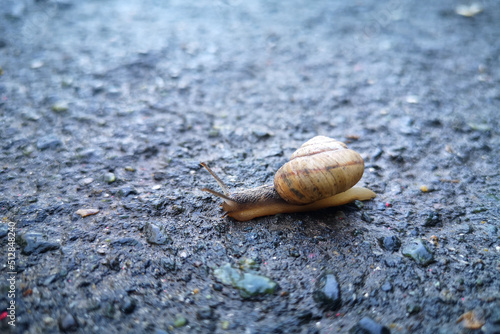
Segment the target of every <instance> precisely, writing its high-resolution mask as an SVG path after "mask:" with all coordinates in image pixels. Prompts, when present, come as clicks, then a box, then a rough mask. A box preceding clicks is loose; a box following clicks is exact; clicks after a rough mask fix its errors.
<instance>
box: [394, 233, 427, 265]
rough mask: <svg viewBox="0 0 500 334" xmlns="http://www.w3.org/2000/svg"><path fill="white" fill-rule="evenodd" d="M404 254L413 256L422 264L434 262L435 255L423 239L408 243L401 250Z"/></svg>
mask: <svg viewBox="0 0 500 334" xmlns="http://www.w3.org/2000/svg"><path fill="white" fill-rule="evenodd" d="M401 253H403V255H404V256H406V257H409V258H412V259H413V260H415V262H417V263H418V264H420V265H423V266H425V265H428V264H429V263H431V262H434V256H433V254H432V252H431V251H430V250H429V249H428V248H427V246H425V244H424V241H423V240H422V239H415V240H414V241H413V242H412V244H410V245H407V246H406V247H405V248H404V249H402V250H401Z"/></svg>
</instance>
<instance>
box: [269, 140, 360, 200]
mask: <svg viewBox="0 0 500 334" xmlns="http://www.w3.org/2000/svg"><path fill="white" fill-rule="evenodd" d="M364 168H365V165H364V162H363V158H362V157H361V156H360V155H359V153H357V152H355V151H353V150H350V149H348V148H347V146H346V145H345V144H344V143H342V142H340V141H338V140H335V139H332V138H328V137H324V136H317V137H314V138H312V139H310V140H308V141H307V142H305V143H304V144H303V145H302V146H301V147H299V149H297V151H295V152H294V153H293V154H292V156H291V159H290V161H289V162H287V163H286V164H284V165H283V166H282V167H281V168H280V169H279V170H278V171H277V172H276V175H275V176H274V187H275V189H276V191H277V192H278V194H279V195H280V196H281V198H283V199H284V200H285V201H287V202H289V203H291V204H299V205H300V204H308V203H312V202H316V201H318V200H320V199H323V198H327V197H330V196H333V195H336V194H339V193H341V192H344V191H346V190H347V189H349V188H351V187H352V186H354V185H355V184H356V183H358V181H359V180H360V179H361V177H362V176H363V171H364Z"/></svg>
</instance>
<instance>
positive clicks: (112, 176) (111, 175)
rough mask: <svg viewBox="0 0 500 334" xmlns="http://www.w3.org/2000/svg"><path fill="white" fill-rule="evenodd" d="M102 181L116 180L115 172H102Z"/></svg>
mask: <svg viewBox="0 0 500 334" xmlns="http://www.w3.org/2000/svg"><path fill="white" fill-rule="evenodd" d="M104 181H105V182H107V183H113V182H115V181H116V176H115V173H106V174H104Z"/></svg>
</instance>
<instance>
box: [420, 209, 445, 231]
mask: <svg viewBox="0 0 500 334" xmlns="http://www.w3.org/2000/svg"><path fill="white" fill-rule="evenodd" d="M440 222H441V216H440V215H439V212H436V211H429V212H426V213H424V224H423V225H424V226H425V227H434V226H436V225H437V224H439V223H440Z"/></svg>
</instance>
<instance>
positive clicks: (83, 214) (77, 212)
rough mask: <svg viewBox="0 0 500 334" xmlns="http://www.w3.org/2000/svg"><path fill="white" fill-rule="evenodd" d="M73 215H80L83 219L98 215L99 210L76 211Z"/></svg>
mask: <svg viewBox="0 0 500 334" xmlns="http://www.w3.org/2000/svg"><path fill="white" fill-rule="evenodd" d="M75 213H76V214H77V215H80V216H81V217H82V218H83V217H87V216H91V215H95V214H98V213H99V209H78V210H77V211H76V212H75Z"/></svg>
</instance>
